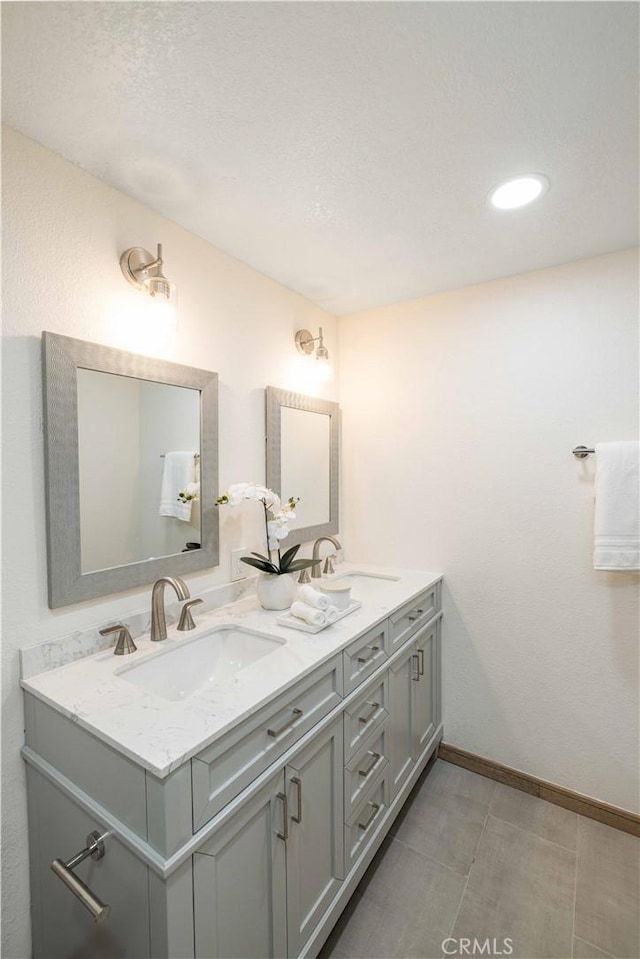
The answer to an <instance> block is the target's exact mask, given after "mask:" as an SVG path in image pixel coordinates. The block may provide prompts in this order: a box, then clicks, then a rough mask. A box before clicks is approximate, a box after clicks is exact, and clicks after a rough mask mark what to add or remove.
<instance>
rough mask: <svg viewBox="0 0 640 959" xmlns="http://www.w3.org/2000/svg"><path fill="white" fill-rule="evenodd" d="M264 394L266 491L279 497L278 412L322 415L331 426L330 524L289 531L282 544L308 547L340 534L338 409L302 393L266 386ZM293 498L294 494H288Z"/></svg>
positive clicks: (280, 434) (279, 441) (334, 405)
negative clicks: (270, 491) (317, 540)
mask: <svg viewBox="0 0 640 959" xmlns="http://www.w3.org/2000/svg"><path fill="white" fill-rule="evenodd" d="M265 394H266V414H267V430H266V433H267V435H266V449H267V487H268V488H269V489H272V490H273V491H274V493H277V494H278V496H282V495H283V492H282V463H281V449H282V429H281V418H280V410H281V409H282V407H283V406H287V407H291V408H292V409H295V410H307V411H308V412H310V413H325V414H326V415H328V416H330V417H331V425H330V435H329V444H330V450H329V455H330V466H329V470H330V475H329V522H328V523H317V524H316V525H315V526H301V527H300V529H294V530H291V532H290V533H289V535H288V537H287V539H286V540H285V541H284V545H285V546H286V547H289V546H295V545H296V544H297V543H308V542H311V541H312V540H315V539H317V538H318V537H319V536H329V535H333V534H334V533H337V532H339V528H340V499H339V487H340V405H339V404H338V403H333V402H331V400H320V399H316V398H315V397H313V396H304V395H303V394H302V393H291V392H290V391H288V390H280V389H278V388H277V387H275V386H267V388H266V390H265ZM291 492H292V494H293V495H295V491H291Z"/></svg>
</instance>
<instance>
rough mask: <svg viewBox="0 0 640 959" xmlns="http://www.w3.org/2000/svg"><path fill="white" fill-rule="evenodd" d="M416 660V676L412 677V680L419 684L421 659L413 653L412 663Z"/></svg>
mask: <svg viewBox="0 0 640 959" xmlns="http://www.w3.org/2000/svg"><path fill="white" fill-rule="evenodd" d="M414 660H415V664H416V674H415V676H412V677H411V678H412V680H413V681H414V683H419V682H420V657H419V656H418V654H417V653H413V654H412V656H411V662H412V663H413V661H414Z"/></svg>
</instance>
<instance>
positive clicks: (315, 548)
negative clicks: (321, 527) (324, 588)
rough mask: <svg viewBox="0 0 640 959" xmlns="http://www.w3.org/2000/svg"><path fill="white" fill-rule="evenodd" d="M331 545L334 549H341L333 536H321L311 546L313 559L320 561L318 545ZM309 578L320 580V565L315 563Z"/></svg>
mask: <svg viewBox="0 0 640 959" xmlns="http://www.w3.org/2000/svg"><path fill="white" fill-rule="evenodd" d="M325 542H326V543H332V544H333V545H334V546H335V548H336V549H342V546H341V545H340V543H339V542H338V540H337V539H336V538H335V537H334V536H321V537H320V538H319V539H317V540H316V541H315V543H314V544H313V556H312V558H313V559H317V560H319V559H320V543H325ZM311 576H312V577H313V579H321V578H322V571H321V569H320V563H319V562H318V563H316V565H315V566H313V567H312V568H311Z"/></svg>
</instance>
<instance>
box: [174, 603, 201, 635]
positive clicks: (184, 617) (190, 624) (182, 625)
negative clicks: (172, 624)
mask: <svg viewBox="0 0 640 959" xmlns="http://www.w3.org/2000/svg"><path fill="white" fill-rule="evenodd" d="M203 602H204V600H203V599H190V600H189V601H188V602H187V603H185V604H184V606H183V607H182V612H181V613H180V622H179V623H178V629H179V630H180V632H184V631H185V630H187V629H195V628H196V624H195V621H194V619H193V616H192V615H191V607H192V606H197V605H198V603H203Z"/></svg>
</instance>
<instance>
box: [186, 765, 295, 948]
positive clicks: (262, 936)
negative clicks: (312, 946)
mask: <svg viewBox="0 0 640 959" xmlns="http://www.w3.org/2000/svg"><path fill="white" fill-rule="evenodd" d="M283 797H284V773H283V772H282V771H280V772H279V773H278V774H277V775H275V776H273V777H272V778H271V779H269V780H268V782H267V783H266V784H265V785H264V786H263V787H262V788H261V789H260V790H259V791H258V792H257V793H256V794H255V795H254V796H253V797H252V798H251V799H250V800H248V802H246V803H244V804H243V805H242V806H241V808H240V809H239V811H238V812H236V813H235V814H234V815H233V816H232V817H230V818H229V819H228V820H227V821H226V822H225V823H224V825H223V826H222V827H221V828H220V829H219V830H218V831H217V832H216V833H215V835H214V836H213V838H212V839H210V840H209V841H208V842H207V843H206V844H205V845H204V846H203V847H202V848H201V849H200V850H198V852H197V853H196V854H195V855H194V857H193V907H194V927H195V955H196V959H265V957H267V956H286V954H287V888H286V880H287V872H286V845H285V841H284V840H283V839H282V838H281V837H282V836H284V835H286V833H285V831H284V830H285V829H286V828H287V824H286V823H285V821H284V812H285V810H284V802H283Z"/></svg>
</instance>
